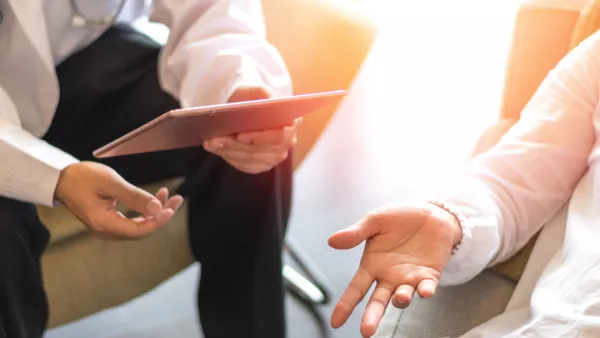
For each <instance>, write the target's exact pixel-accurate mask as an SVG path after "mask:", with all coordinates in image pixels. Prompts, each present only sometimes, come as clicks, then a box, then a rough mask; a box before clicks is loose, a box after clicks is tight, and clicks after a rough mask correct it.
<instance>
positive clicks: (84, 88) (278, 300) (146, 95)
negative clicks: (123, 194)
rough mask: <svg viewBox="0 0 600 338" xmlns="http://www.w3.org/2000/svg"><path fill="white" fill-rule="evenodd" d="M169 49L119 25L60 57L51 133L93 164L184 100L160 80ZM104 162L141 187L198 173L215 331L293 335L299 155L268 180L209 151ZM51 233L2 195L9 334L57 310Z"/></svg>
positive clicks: (0, 282) (246, 337) (3, 301)
mask: <svg viewBox="0 0 600 338" xmlns="http://www.w3.org/2000/svg"><path fill="white" fill-rule="evenodd" d="M159 52H160V46H159V45H157V44H156V43H154V42H153V41H151V40H150V39H148V38H147V37H145V36H144V35H142V34H140V33H138V32H136V31H134V30H132V29H129V28H126V27H114V28H112V29H110V30H109V31H108V32H107V33H105V34H104V35H103V36H102V37H101V38H100V39H99V40H97V41H96V42H95V43H93V44H92V45H91V46H89V47H87V48H86V49H84V50H83V51H81V52H79V53H77V54H75V55H73V56H72V57H70V58H69V59H67V60H66V61H64V62H63V63H62V64H60V65H59V66H58V67H57V73H58V78H59V83H60V88H61V97H60V103H59V106H58V109H57V113H56V116H55V118H54V121H53V123H52V125H51V127H50V129H49V130H48V132H47V134H46V135H45V137H44V139H45V140H46V141H47V142H49V143H51V144H53V145H55V146H56V147H58V148H60V149H62V150H64V151H66V152H68V153H70V154H73V155H74V156H76V157H77V158H79V159H81V160H93V158H92V151H93V150H94V149H95V148H97V147H99V146H101V145H103V144H105V143H107V142H109V141H111V140H113V139H115V138H116V137H118V136H121V135H122V134H124V133H126V132H128V131H130V130H132V129H134V128H136V127H138V126H140V125H142V124H144V123H145V122H147V121H149V120H151V119H152V118H154V117H157V116H158V115H160V114H162V113H163V112H166V111H168V110H170V109H173V108H176V107H178V103H177V101H175V100H174V99H173V98H172V97H171V96H169V95H167V94H166V93H164V92H163V91H161V89H160V87H159V82H158V78H157V58H158V53H159ZM24 66H25V65H24ZM206 85H208V86H209V85H211V84H210V83H207V84H206ZM104 163H105V164H107V165H109V166H111V167H113V168H114V169H116V170H117V172H119V173H120V174H121V175H123V176H124V177H125V178H126V179H127V180H129V181H130V182H132V183H134V184H137V185H141V184H145V183H150V182H154V181H157V180H162V179H167V178H171V177H181V176H185V177H187V178H188V179H187V180H186V183H185V184H184V186H183V187H182V189H183V190H182V193H183V194H184V196H185V197H186V198H188V201H189V233H190V245H191V248H192V251H193V253H194V255H195V257H196V259H197V260H198V261H199V262H200V263H201V265H202V277H201V282H200V287H199V293H198V307H199V313H200V320H201V324H202V327H203V329H204V333H205V336H206V337H207V338H238V337H240V338H253V337H256V338H271V337H272V338H281V337H284V335H285V325H284V313H283V287H282V280H281V247H282V241H283V236H284V231H285V225H286V223H287V220H288V216H289V209H290V196H291V181H292V180H291V175H292V168H291V162H290V161H289V160H288V161H286V162H285V163H283V164H281V165H280V166H278V167H276V168H275V169H274V170H272V171H270V172H268V173H264V174H259V175H250V174H244V173H242V172H240V171H238V170H236V169H234V168H232V167H230V166H229V165H227V164H226V163H225V162H224V161H223V160H222V159H220V158H218V157H216V156H213V155H210V154H208V153H206V152H205V151H204V150H203V149H201V148H187V149H181V150H176V151H165V152H155V153H149V154H143V155H133V156H127V157H118V158H112V159H108V160H106V161H104ZM0 165H2V164H0ZM48 239H49V234H48V230H47V229H46V228H45V227H44V225H43V224H42V223H41V222H40V220H39V218H38V217H37V214H36V210H35V207H34V206H32V205H29V204H25V203H21V202H18V201H14V200H10V199H6V198H0V338H16V337H41V336H42V333H43V330H44V329H45V326H46V323H47V317H48V305H47V300H46V296H45V293H44V289H43V281H42V277H41V273H40V256H41V254H42V252H43V250H44V248H45V247H46V245H47V243H48ZM98 287H99V288H101V287H102V286H101V285H98ZM190 297H192V295H190Z"/></svg>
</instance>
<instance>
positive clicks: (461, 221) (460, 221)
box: [429, 201, 467, 255]
mask: <svg viewBox="0 0 600 338" xmlns="http://www.w3.org/2000/svg"><path fill="white" fill-rule="evenodd" d="M429 203H430V204H433V205H435V206H436V207H438V208H441V209H444V210H446V211H447V212H448V213H450V214H451V215H452V216H454V218H456V220H457V221H458V224H459V225H460V229H461V230H462V234H461V237H460V241H459V242H458V243H456V245H454V246H453V247H452V255H454V254H455V253H456V251H458V249H459V247H460V245H461V244H462V243H463V238H464V234H465V233H466V231H467V230H466V228H465V224H466V222H465V219H464V217H463V216H462V215H461V213H459V212H458V211H456V210H454V208H453V207H451V206H449V205H448V204H447V203H445V202H442V201H429Z"/></svg>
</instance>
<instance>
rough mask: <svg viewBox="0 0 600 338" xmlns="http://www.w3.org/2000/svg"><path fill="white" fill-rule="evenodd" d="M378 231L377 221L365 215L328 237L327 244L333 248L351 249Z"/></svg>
mask: <svg viewBox="0 0 600 338" xmlns="http://www.w3.org/2000/svg"><path fill="white" fill-rule="evenodd" d="M378 232H379V223H378V222H374V221H372V220H371V219H370V218H368V217H367V218H364V219H362V220H361V221H359V222H357V223H355V224H353V225H351V226H349V227H347V228H346V229H344V230H340V231H338V232H336V233H335V234H333V235H332V236H331V237H329V240H328V244H329V246H331V247H332V248H334V249H339V250H343V249H352V248H354V247H356V246H357V245H359V244H360V243H362V242H363V241H365V240H367V239H369V238H371V237H373V236H375V235H376V234H377V233H378Z"/></svg>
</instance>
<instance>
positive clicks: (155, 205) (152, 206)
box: [146, 199, 162, 215]
mask: <svg viewBox="0 0 600 338" xmlns="http://www.w3.org/2000/svg"><path fill="white" fill-rule="evenodd" d="M146 210H147V211H148V212H149V213H150V214H152V215H156V214H158V213H159V212H161V211H162V204H161V203H160V202H159V201H158V200H156V199H151V200H150V202H148V205H146Z"/></svg>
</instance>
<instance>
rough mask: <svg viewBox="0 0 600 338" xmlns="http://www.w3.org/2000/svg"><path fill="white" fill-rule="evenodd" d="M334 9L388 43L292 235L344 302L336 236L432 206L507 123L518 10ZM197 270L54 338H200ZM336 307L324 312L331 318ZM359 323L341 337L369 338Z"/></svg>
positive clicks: (306, 195) (354, 93)
mask: <svg viewBox="0 0 600 338" xmlns="http://www.w3.org/2000/svg"><path fill="white" fill-rule="evenodd" d="M300 1H301V0H300ZM334 1H339V2H345V3H346V4H345V5H347V6H355V7H358V8H359V10H360V11H361V12H363V13H365V15H368V16H370V17H372V18H373V19H374V20H375V22H376V23H377V25H378V26H379V35H378V37H377V40H376V42H375V44H374V46H373V47H372V50H371V52H370V55H369V57H368V59H367V61H366V62H365V64H364V67H363V69H362V70H361V72H360V74H359V76H358V78H357V79H356V82H355V83H354V86H353V88H352V89H351V90H350V94H349V96H348V97H347V99H346V100H345V102H344V103H343V104H342V106H341V107H340V109H339V111H338V113H337V114H336V116H335V117H334V118H333V120H332V121H331V123H330V125H329V127H328V128H327V130H326V132H325V133H324V135H323V137H322V138H321V139H320V141H319V143H318V144H317V146H316V147H315V148H314V150H313V151H312V153H311V154H310V155H309V157H308V158H307V159H306V161H305V162H304V164H303V165H302V167H301V168H300V169H299V170H298V171H297V173H296V177H295V192H294V205H293V215H292V220H291V224H290V226H291V230H290V232H289V236H291V237H292V238H293V239H295V240H296V241H297V242H298V243H300V244H301V246H302V248H303V249H304V251H306V253H307V254H308V255H309V256H310V257H311V258H312V259H313V260H314V261H315V263H316V265H317V266H318V267H319V268H320V269H321V270H322V272H323V273H324V274H325V276H326V277H327V279H328V280H329V282H330V284H331V285H332V286H333V289H334V292H335V294H334V297H335V298H336V299H337V297H339V296H340V295H341V293H342V292H343V290H344V288H345V286H346V283H347V282H348V281H349V280H350V279H351V277H352V274H353V272H354V270H355V269H356V267H357V265H358V261H359V258H360V254H361V248H360V247H359V248H356V249H354V250H350V251H347V252H337V251H334V250H332V249H330V248H329V247H328V246H327V242H326V241H327V237H329V236H330V235H331V234H332V233H333V232H335V231H337V230H339V229H341V228H343V227H346V226H348V225H350V224H352V223H353V222H355V221H356V220H358V219H359V218H360V217H361V216H362V215H363V214H364V213H365V212H367V211H368V210H370V209H372V208H374V207H377V206H379V205H381V204H384V203H388V202H393V201H403V200H407V199H424V198H427V196H428V195H430V194H431V193H432V192H433V191H434V190H435V188H436V186H437V185H438V184H439V183H440V182H442V181H443V180H444V179H445V178H447V177H448V176H449V175H451V174H452V172H453V171H454V170H455V169H456V168H457V167H458V166H459V165H460V163H461V162H462V161H463V160H464V159H465V158H466V157H468V155H469V152H470V151H471V149H472V147H473V146H474V145H475V142H476V140H477V137H478V136H479V135H480V133H482V132H483V130H484V128H485V127H486V126H487V125H489V124H491V123H493V122H494V121H495V120H496V119H497V116H498V113H499V108H500V99H501V94H502V86H503V80H504V78H503V77H504V67H505V62H506V58H507V52H508V48H509V46H510V37H511V33H512V23H513V20H514V16H515V12H516V9H517V5H518V1H517V0H417V1H408V0H402V1H399V0H361V1H358V0H334ZM156 34H158V35H160V34H161V32H160V31H156ZM198 272H199V267H198V266H193V267H191V268H189V269H187V270H185V271H183V272H182V273H180V274H179V275H177V276H175V277H174V278H172V279H171V280H169V281H168V282H166V283H164V284H163V285H162V286H160V287H159V288H158V289H156V290H155V291H152V292H151V293H149V294H147V295H145V296H143V297H141V298H140V299H137V300H135V301H133V302H131V303H129V304H126V305H124V306H122V307H119V308H116V309H111V310H108V311H105V312H102V313H100V314H96V315H94V316H92V317H89V318H86V319H84V320H81V321H79V322H76V323H73V324H70V325H67V326H64V327H61V328H57V329H54V330H52V331H50V332H49V333H48V335H47V337H48V338H71V337H73V338H75V337H77V338H80V337H86V338H96V337H110V338H116V337H145V338H154V337H199V336H200V333H199V332H200V331H199V328H198V326H197V325H198V324H197V320H196V312H195V287H196V281H197V278H198ZM288 304H289V307H288V308H289V310H288V318H289V332H290V335H289V337H290V338H300V337H302V338H312V337H318V336H319V334H318V331H317V329H316V325H315V322H314V320H313V319H312V318H311V316H310V315H309V314H308V312H306V310H305V309H304V308H302V307H301V306H299V305H298V304H297V303H296V302H294V301H293V300H292V299H290V300H289V302H288ZM333 305H334V304H333V303H332V304H331V305H329V306H326V307H323V308H321V309H320V311H321V312H322V313H323V314H324V315H325V316H327V317H328V316H329V315H330V313H331V310H332V309H333ZM361 314H362V311H357V312H356V313H355V314H354V315H353V317H352V318H351V320H350V321H349V322H348V324H347V325H346V326H345V327H343V328H341V329H339V330H337V331H335V332H332V337H343V338H353V337H360V334H359V331H358V327H359V321H360V315H361Z"/></svg>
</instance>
